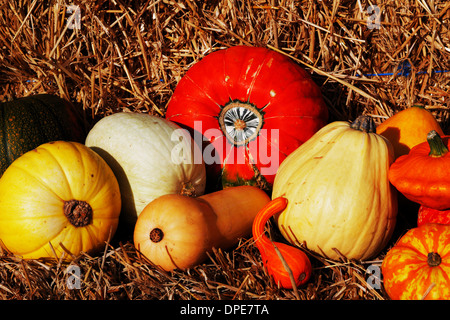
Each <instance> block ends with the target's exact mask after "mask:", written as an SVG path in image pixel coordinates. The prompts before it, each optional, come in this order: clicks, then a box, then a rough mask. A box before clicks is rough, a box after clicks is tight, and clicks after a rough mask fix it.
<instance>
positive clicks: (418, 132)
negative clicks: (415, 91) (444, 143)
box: [377, 105, 444, 158]
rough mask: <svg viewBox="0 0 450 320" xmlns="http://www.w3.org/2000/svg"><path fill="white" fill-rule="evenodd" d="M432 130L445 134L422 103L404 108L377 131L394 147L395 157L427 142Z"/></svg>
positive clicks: (383, 123)
mask: <svg viewBox="0 0 450 320" xmlns="http://www.w3.org/2000/svg"><path fill="white" fill-rule="evenodd" d="M413 124H414V125H413ZM431 130H436V132H437V133H439V134H440V135H444V132H443V131H442V129H441V126H440V125H439V123H438V122H437V120H436V118H435V117H434V116H433V114H432V113H431V112H429V111H428V110H427V109H425V108H424V107H423V106H420V105H414V106H412V107H411V108H407V109H403V110H402V111H400V112H398V113H396V114H395V115H393V116H392V117H390V118H388V119H387V120H385V121H384V122H382V123H381V124H380V125H379V126H378V127H377V133H378V134H380V135H382V136H384V137H385V138H387V139H388V140H389V142H390V143H391V144H392V146H393V147H394V156H395V158H398V157H400V156H402V155H405V154H408V153H409V151H410V150H411V148H412V147H414V146H416V145H418V144H419V143H421V142H425V141H426V139H425V138H426V135H427V133H428V132H430V131H431Z"/></svg>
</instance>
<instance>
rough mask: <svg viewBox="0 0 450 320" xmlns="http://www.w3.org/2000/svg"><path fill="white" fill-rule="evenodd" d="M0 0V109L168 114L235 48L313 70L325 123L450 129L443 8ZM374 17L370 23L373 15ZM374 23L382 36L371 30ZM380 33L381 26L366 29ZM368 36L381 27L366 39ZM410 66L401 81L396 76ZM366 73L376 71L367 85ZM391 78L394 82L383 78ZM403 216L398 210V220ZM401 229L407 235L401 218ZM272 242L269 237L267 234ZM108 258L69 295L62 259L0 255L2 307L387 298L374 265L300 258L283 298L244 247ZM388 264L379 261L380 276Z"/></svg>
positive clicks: (108, 253)
mask: <svg viewBox="0 0 450 320" xmlns="http://www.w3.org/2000/svg"><path fill="white" fill-rule="evenodd" d="M74 4H76V5H78V6H79V8H80V9H81V28H80V29H76V28H75V29H71V28H70V25H71V24H72V22H75V19H74V18H75V17H74V16H72V14H69V13H68V12H67V7H66V2H64V1H62V0H53V1H37V0H33V1H27V0H15V1H3V2H1V3H0V100H8V99H13V98H17V97H22V96H27V95H31V94H36V93H43V92H47V93H54V94H57V95H59V96H61V97H64V98H66V99H69V100H71V101H72V102H74V103H76V104H77V105H79V106H80V108H82V110H83V111H84V115H85V119H86V122H87V123H88V124H90V125H92V124H93V123H94V122H95V121H97V120H98V119H99V118H101V117H103V116H105V115H107V114H111V113H114V112H118V111H123V110H126V111H132V112H145V113H150V114H155V115H159V116H163V115H164V113H165V109H166V105H167V102H168V100H169V99H170V96H171V94H172V92H173V90H174V89H175V87H176V84H177V83H178V81H179V80H180V79H181V77H182V76H183V75H184V73H185V72H186V71H187V70H188V69H189V68H190V67H191V66H192V65H193V64H194V63H196V62H197V61H199V60H200V59H201V58H202V57H204V56H205V55H207V54H208V53H210V52H212V51H215V50H218V49H222V48H226V47H230V46H234V45H239V44H245V45H252V46H263V47H268V48H272V49H273V50H277V51H279V52H282V53H283V54H285V55H287V56H289V57H291V58H292V59H294V60H295V61H297V62H298V63H299V64H301V65H302V66H304V67H305V69H307V70H309V71H310V72H311V74H312V75H313V78H314V80H315V81H316V82H317V83H318V84H319V85H320V86H321V88H322V93H323V96H324V98H325V100H326V102H327V105H328V107H329V110H330V121H333V120H352V119H354V118H356V116H357V115H359V114H362V113H364V114H370V115H372V116H373V117H375V120H376V122H377V123H379V122H381V121H383V120H384V119H386V118H387V117H389V116H391V115H392V114H394V113H395V112H398V111H399V110H402V109H404V108H407V107H409V106H412V105H414V104H423V105H424V106H425V107H426V108H428V109H429V110H431V111H432V112H433V114H434V115H435V116H436V118H437V119H438V120H439V121H440V123H441V125H442V127H443V128H444V130H447V129H448V127H449V117H448V112H447V109H448V108H449V107H450V103H449V101H450V99H449V94H450V93H449V92H450V91H449V88H450V73H446V72H443V71H447V70H450V61H449V56H450V40H449V35H450V32H449V31H450V30H449V25H450V24H449V21H450V4H449V3H448V2H447V1H436V0H435V1H427V0H394V1H388V2H381V3H378V7H377V8H378V9H379V10H380V11H379V12H380V21H375V20H368V19H369V18H370V16H371V14H370V13H369V11H368V8H369V6H370V5H371V4H372V2H369V1H363V0H358V1H344V0H327V1H312V0H305V1H294V0H268V1H263V0H258V1H250V0H216V1H188V0H149V1H144V2H139V1H131V0H102V1H97V2H92V1H87V0H79V1H74ZM372 17H374V16H372ZM377 22H379V25H376V23H377ZM374 23H375V24H374ZM373 26H375V28H371V27H373ZM405 61H407V62H409V63H410V65H411V73H410V74H409V75H408V76H401V75H398V70H397V68H398V67H399V66H401V65H402V63H404V62H405ZM373 74H378V76H377V75H373ZM380 74H388V75H380ZM404 210H405V211H406V209H404ZM400 214H401V215H400V217H399V220H400V223H399V224H398V231H397V233H396V235H395V236H394V238H393V241H395V237H398V235H399V234H401V233H402V232H404V230H405V228H406V227H411V226H412V225H413V224H414V222H411V218H410V216H411V214H410V213H408V212H406V213H403V214H404V215H403V216H402V212H400ZM274 234H275V235H276V230H275V228H274ZM113 243H114V244H113V245H108V246H107V247H106V250H105V251H104V253H103V254H100V255H98V256H89V255H87V254H81V255H80V256H78V257H76V258H75V261H74V262H73V263H74V264H75V265H77V266H79V267H80V269H81V274H82V279H81V280H82V281H81V283H82V285H81V289H76V290H75V289H74V290H70V289H68V288H67V283H66V280H67V274H65V273H64V272H65V270H67V267H68V265H67V264H66V263H63V262H62V261H61V260H57V259H49V260H21V259H19V258H18V257H15V256H14V255H11V254H10V253H8V252H5V251H4V252H2V253H1V256H0V298H1V299H296V298H299V299H386V298H387V297H386V295H385V294H384V292H383V290H382V289H380V290H378V289H372V288H371V287H370V286H369V285H368V284H367V279H368V274H366V269H367V267H368V265H370V263H367V262H357V261H348V260H347V259H345V258H344V257H343V259H342V261H331V260H327V259H324V258H322V257H320V256H318V255H315V254H312V253H311V252H308V253H309V255H310V257H311V259H312V260H313V265H314V275H313V278H312V279H311V281H310V282H309V284H308V285H307V286H304V287H301V288H298V293H297V294H296V295H294V292H293V291H291V290H283V289H280V288H278V287H277V285H276V284H275V283H273V281H272V280H271V279H269V278H268V277H267V275H266V273H265V272H264V269H263V266H262V263H261V261H260V256H259V253H258V251H257V250H256V249H255V247H254V245H253V243H252V241H251V240H247V241H246V240H243V242H242V243H241V244H240V245H239V246H238V247H237V248H236V249H235V250H231V251H227V252H222V251H215V252H213V253H211V256H210V259H209V260H208V261H206V262H205V264H202V265H200V266H198V267H195V268H193V269H191V270H188V271H186V272H181V271H176V272H171V273H166V272H162V271H160V270H158V269H157V268H156V267H154V266H152V265H151V264H150V263H149V262H148V261H146V260H145V259H144V258H143V257H142V256H141V255H140V254H139V253H138V252H136V250H135V249H134V247H133V245H132V244H131V242H130V241H126V239H125V240H124V239H119V240H118V241H116V242H113ZM382 256H383V253H381V254H380V256H379V257H377V259H376V260H375V264H377V265H379V263H380V261H381V259H382Z"/></svg>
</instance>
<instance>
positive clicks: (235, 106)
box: [218, 100, 264, 147]
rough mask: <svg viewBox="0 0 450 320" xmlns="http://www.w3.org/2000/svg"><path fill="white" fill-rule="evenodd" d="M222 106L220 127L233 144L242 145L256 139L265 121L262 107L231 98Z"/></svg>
mask: <svg viewBox="0 0 450 320" xmlns="http://www.w3.org/2000/svg"><path fill="white" fill-rule="evenodd" d="M221 108H222V109H221V111H220V114H219V118H218V120H219V125H220V129H221V130H222V132H223V133H224V135H225V136H226V138H227V140H228V141H229V142H230V143H231V144H234V145H235V146H237V147H240V146H245V145H247V144H248V143H249V142H250V141H252V140H253V139H256V137H257V136H258V135H259V132H260V130H261V128H262V126H263V122H264V117H263V111H262V110H261V109H258V108H257V107H256V106H254V105H253V104H251V103H250V102H244V101H240V100H231V101H229V102H228V103H227V104H225V105H224V106H223V107H221Z"/></svg>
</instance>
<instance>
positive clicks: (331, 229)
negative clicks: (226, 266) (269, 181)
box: [272, 116, 397, 260]
mask: <svg viewBox="0 0 450 320" xmlns="http://www.w3.org/2000/svg"><path fill="white" fill-rule="evenodd" d="M374 131H375V125H374V124H373V120H372V119H371V118H370V117H366V116H361V117H359V118H358V119H357V120H355V122H353V123H352V124H350V123H349V122H344V121H336V122H333V123H330V124H328V125H327V126H325V127H323V128H322V129H321V130H320V131H318V132H317V133H316V134H315V135H314V136H312V137H311V138H310V139H309V140H308V141H307V142H305V143H304V144H303V145H302V146H300V147H299V148H297V149H296V150H295V151H294V152H293V153H292V154H291V155H289V156H288V157H287V158H286V159H285V160H284V161H283V162H282V163H281V166H280V168H279V170H278V172H277V174H276V177H275V181H274V186H273V194H272V198H273V199H275V198H277V197H285V198H287V199H288V205H287V207H286V209H285V210H284V211H283V212H281V214H279V216H278V217H277V223H278V226H279V228H280V231H281V233H282V234H283V236H284V237H285V238H286V239H287V240H288V241H290V242H291V243H293V244H298V243H303V242H305V243H306V246H307V247H308V248H309V249H311V250H313V251H316V252H318V253H320V254H323V255H325V256H327V257H329V258H331V259H338V258H339V256H340V255H339V254H338V252H337V251H339V252H340V253H341V254H343V255H344V256H346V257H347V258H349V259H352V258H353V259H361V260H364V259H367V258H370V257H373V256H374V255H375V254H376V253H378V252H379V251H380V250H381V249H382V248H383V247H384V246H385V245H386V243H387V241H388V240H389V238H390V237H391V234H392V232H393V229H394V225H395V220H396V215H397V200H396V191H395V189H394V188H393V187H392V186H391V185H390V184H389V180H388V170H389V165H390V164H391V163H392V161H393V150H392V146H391V144H390V143H389V142H388V141H387V139H385V138H384V137H382V136H380V135H378V134H376V133H374ZM336 249H337V251H336Z"/></svg>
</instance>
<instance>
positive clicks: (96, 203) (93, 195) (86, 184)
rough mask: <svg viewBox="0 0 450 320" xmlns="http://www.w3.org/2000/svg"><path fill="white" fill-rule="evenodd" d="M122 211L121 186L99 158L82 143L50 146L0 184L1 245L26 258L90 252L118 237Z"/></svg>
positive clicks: (28, 156) (22, 161) (21, 161)
mask: <svg viewBox="0 0 450 320" xmlns="http://www.w3.org/2000/svg"><path fill="white" fill-rule="evenodd" d="M120 209H121V200H120V191H119V185H118V183H117V180H116V178H115V176H114V174H113V172H112V170H111V169H110V168H109V166H108V165H107V164H106V162H105V161H104V160H103V159H102V158H101V157H100V156H99V155H97V154H96V153H95V152H94V151H92V150H91V149H89V148H88V147H86V146H84V145H82V144H80V143H75V142H63V141H57V142H50V143H46V144H43V145H41V146H39V147H38V148H36V149H34V150H31V151H29V152H27V153H25V154H24V155H22V156H21V157H20V158H18V159H16V160H15V161H14V162H13V163H12V164H11V165H10V166H9V167H8V169H7V170H6V171H5V173H4V174H3V176H2V178H1V179H0V240H1V242H2V244H3V246H5V247H6V248H7V249H8V250H9V251H11V252H13V253H15V254H17V255H20V256H23V257H24V258H42V257H55V253H56V255H57V256H58V257H59V256H60V255H61V254H62V253H63V251H68V252H70V253H71V254H74V255H77V254H79V253H80V252H81V251H84V252H88V253H92V252H95V251H97V250H99V249H101V248H103V247H104V246H105V242H106V241H107V240H108V238H110V237H112V236H113V235H114V233H115V231H116V228H117V224H118V219H119V214H120ZM66 257H68V255H67V254H66Z"/></svg>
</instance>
